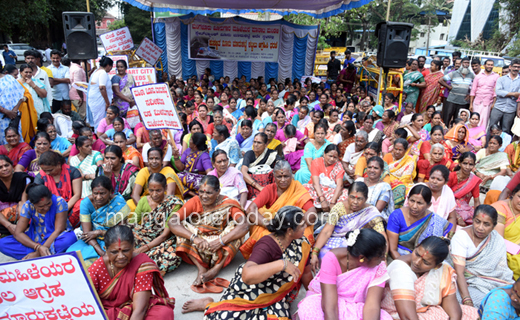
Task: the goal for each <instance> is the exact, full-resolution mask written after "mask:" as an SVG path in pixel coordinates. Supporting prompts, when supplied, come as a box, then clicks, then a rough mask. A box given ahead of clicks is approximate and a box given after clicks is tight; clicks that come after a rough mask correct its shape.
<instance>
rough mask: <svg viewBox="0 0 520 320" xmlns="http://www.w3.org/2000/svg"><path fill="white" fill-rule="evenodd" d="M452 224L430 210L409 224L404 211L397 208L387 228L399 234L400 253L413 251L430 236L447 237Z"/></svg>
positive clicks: (398, 247)
mask: <svg viewBox="0 0 520 320" xmlns="http://www.w3.org/2000/svg"><path fill="white" fill-rule="evenodd" d="M451 227H452V224H451V223H450V222H448V220H446V219H444V218H442V217H441V216H439V215H437V214H435V213H434V212H430V213H429V214H426V216H424V217H423V218H421V219H419V220H417V221H416V222H414V223H412V224H411V225H409V226H408V225H407V222H406V219H405V218H404V215H403V211H402V210H401V209H397V210H395V211H394V212H392V214H390V217H388V226H387V230H388V231H390V232H393V233H396V234H398V235H399V243H398V245H397V252H399V254H400V255H406V254H409V253H411V252H412V251H413V250H414V249H415V247H417V246H418V245H419V244H420V243H421V242H422V241H423V240H424V239H426V238H428V237H430V236H436V237H445V236H446V235H447V234H448V232H449V231H450V230H451Z"/></svg>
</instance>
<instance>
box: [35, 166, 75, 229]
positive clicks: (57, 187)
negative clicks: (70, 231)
mask: <svg viewBox="0 0 520 320" xmlns="http://www.w3.org/2000/svg"><path fill="white" fill-rule="evenodd" d="M40 176H41V177H42V180H43V182H44V184H45V186H46V187H47V188H48V189H49V191H50V192H51V193H52V194H53V195H56V196H58V197H62V198H63V199H64V200H65V201H67V203H68V202H69V200H70V199H71V198H72V197H73V196H74V194H73V190H72V178H71V173H70V167H69V165H68V164H65V163H64V164H62V165H61V173H60V182H59V183H56V182H55V181H54V177H53V176H49V175H48V174H46V173H45V172H44V171H43V170H40ZM80 204H81V199H78V201H76V203H75V204H74V207H73V208H72V209H71V210H70V212H69V216H68V219H69V222H70V224H71V225H72V227H74V228H77V227H79V212H80Z"/></svg>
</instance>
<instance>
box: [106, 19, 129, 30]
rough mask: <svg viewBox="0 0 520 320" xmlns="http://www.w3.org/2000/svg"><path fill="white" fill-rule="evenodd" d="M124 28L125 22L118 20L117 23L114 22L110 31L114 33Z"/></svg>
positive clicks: (110, 26) (109, 27)
mask: <svg viewBox="0 0 520 320" xmlns="http://www.w3.org/2000/svg"><path fill="white" fill-rule="evenodd" d="M123 27H126V24H125V21H124V20H116V21H114V23H112V24H111V25H109V26H108V30H110V31H113V30H117V29H121V28H123Z"/></svg>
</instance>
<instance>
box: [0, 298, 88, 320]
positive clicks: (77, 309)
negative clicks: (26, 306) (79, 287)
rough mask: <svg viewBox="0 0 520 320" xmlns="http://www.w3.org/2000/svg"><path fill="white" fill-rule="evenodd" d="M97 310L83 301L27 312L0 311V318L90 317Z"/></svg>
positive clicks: (42, 319) (8, 319)
mask: <svg viewBox="0 0 520 320" xmlns="http://www.w3.org/2000/svg"><path fill="white" fill-rule="evenodd" d="M96 314H97V311H96V308H94V307H93V306H92V305H90V304H86V303H85V302H82V304H81V305H79V306H73V307H70V306H67V305H64V304H62V305H61V306H59V307H55V306H49V308H48V309H44V310H35V309H32V311H31V312H25V313H11V314H10V313H8V312H6V313H4V314H1V313H0V320H64V319H76V318H81V317H89V316H93V315H96Z"/></svg>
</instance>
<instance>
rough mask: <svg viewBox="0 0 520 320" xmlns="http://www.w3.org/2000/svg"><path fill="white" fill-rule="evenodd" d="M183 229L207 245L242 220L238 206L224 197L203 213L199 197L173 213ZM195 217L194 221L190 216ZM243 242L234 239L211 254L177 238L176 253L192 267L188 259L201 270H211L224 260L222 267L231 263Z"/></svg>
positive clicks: (228, 231) (241, 212)
mask: <svg viewBox="0 0 520 320" xmlns="http://www.w3.org/2000/svg"><path fill="white" fill-rule="evenodd" d="M175 214H176V215H178V216H179V220H180V221H181V223H182V225H183V226H184V228H186V229H187V230H188V231H189V232H190V233H193V234H196V235H198V237H200V238H201V239H203V240H206V241H207V242H208V243H211V242H212V241H215V240H218V239H219V237H220V236H224V235H226V234H228V233H230V232H231V231H233V229H235V227H236V226H237V223H236V222H235V220H236V219H238V218H239V217H241V216H242V217H245V215H244V212H243V211H242V207H241V206H240V204H239V203H238V202H237V201H236V200H233V199H229V198H228V197H224V199H222V201H221V202H220V203H217V204H216V206H215V208H213V209H212V210H210V211H206V210H205V209H204V207H203V206H202V203H201V202H200V198H199V197H198V196H196V197H193V198H191V199H190V200H188V201H187V202H186V203H185V204H184V205H183V206H182V208H180V209H179V210H178V211H177V212H176V213H175ZM192 214H194V215H195V216H196V218H193V217H192V216H191V215H192ZM241 244H242V239H235V240H233V241H231V242H228V243H226V245H224V246H222V248H220V249H219V250H217V251H215V252H212V251H211V250H209V249H206V250H202V249H199V248H197V247H196V246H195V245H194V244H193V243H192V242H191V241H190V239H185V238H183V237H181V236H177V248H176V249H175V253H176V254H177V255H178V256H179V257H181V259H182V260H183V261H184V262H186V263H189V264H193V261H192V260H191V258H193V259H195V260H197V261H198V262H199V263H200V264H201V265H202V266H203V267H204V268H206V269H210V268H212V267H213V266H215V265H217V264H219V263H220V262H221V261H222V260H224V266H223V267H225V266H227V265H228V264H230V263H231V261H232V260H233V258H234V257H235V255H236V254H237V252H238V249H239V248H240V245H241Z"/></svg>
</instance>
